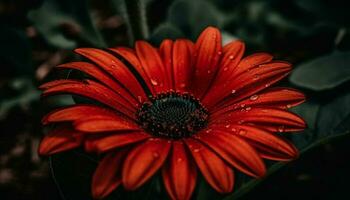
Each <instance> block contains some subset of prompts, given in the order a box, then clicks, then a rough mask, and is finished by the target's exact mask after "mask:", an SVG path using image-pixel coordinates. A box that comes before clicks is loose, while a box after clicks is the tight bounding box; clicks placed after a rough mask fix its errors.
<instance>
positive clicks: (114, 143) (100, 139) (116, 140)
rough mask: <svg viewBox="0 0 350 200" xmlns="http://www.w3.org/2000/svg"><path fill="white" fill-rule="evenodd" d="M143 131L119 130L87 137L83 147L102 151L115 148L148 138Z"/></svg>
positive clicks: (98, 151)
mask: <svg viewBox="0 0 350 200" xmlns="http://www.w3.org/2000/svg"><path fill="white" fill-rule="evenodd" d="M149 137H150V135H149V134H147V133H144V132H120V133H111V134H105V135H96V136H92V137H88V138H87V139H86V141H85V149H86V151H88V152H97V153H104V152H107V151H110V150H112V149H115V148H119V147H123V146H126V145H130V144H133V143H136V142H140V141H143V140H145V139H147V138H149Z"/></svg>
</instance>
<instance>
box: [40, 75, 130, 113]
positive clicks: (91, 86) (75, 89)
mask: <svg viewBox="0 0 350 200" xmlns="http://www.w3.org/2000/svg"><path fill="white" fill-rule="evenodd" d="M65 82H66V81H65V80H62V83H63V84H61V85H57V86H54V87H51V88H49V89H47V90H45V91H44V92H43V94H42V96H49V95H55V94H76V95H80V96H84V97H87V98H90V99H94V100H96V101H99V102H101V103H103V104H106V105H108V106H110V107H112V108H114V109H116V110H117V111H119V112H121V113H124V114H126V115H127V116H129V117H130V118H133V116H134V114H135V112H136V108H135V107H131V106H130V105H129V103H127V104H126V102H125V100H124V99H122V98H121V96H119V95H118V94H116V93H114V92H113V91H112V90H110V89H108V88H106V87H105V86H103V85H101V84H100V83H97V82H95V81H91V80H86V81H85V82H77V83H68V84H65Z"/></svg>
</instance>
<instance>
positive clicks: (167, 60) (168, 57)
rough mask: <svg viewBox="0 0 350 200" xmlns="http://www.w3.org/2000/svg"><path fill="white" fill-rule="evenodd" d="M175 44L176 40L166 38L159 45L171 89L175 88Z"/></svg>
mask: <svg viewBox="0 0 350 200" xmlns="http://www.w3.org/2000/svg"><path fill="white" fill-rule="evenodd" d="M173 45H174V42H173V41H172V40H169V39H166V40H163V42H162V43H161V44H160V47H159V54H160V56H161V58H162V61H163V63H164V67H165V72H166V77H167V80H168V84H169V86H170V88H171V89H174V78H173V61H172V54H173Z"/></svg>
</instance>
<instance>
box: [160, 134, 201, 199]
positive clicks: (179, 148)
mask: <svg viewBox="0 0 350 200" xmlns="http://www.w3.org/2000/svg"><path fill="white" fill-rule="evenodd" d="M172 146H173V148H172V152H171V155H170V156H169V159H168V161H167V164H166V165H164V166H163V170H162V175H163V181H164V185H165V188H166V189H167V191H168V194H169V195H170V197H171V199H178V200H189V199H190V198H191V195H192V193H193V190H194V188H195V186H196V178H197V170H196V166H195V165H194V163H193V161H192V158H191V157H189V156H188V152H186V149H185V146H184V144H183V143H182V142H177V141H176V142H173V145H172Z"/></svg>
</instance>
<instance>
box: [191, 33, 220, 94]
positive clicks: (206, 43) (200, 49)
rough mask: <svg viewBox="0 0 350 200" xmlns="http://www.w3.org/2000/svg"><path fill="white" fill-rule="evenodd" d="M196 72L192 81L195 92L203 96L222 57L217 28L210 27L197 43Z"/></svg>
mask: <svg viewBox="0 0 350 200" xmlns="http://www.w3.org/2000/svg"><path fill="white" fill-rule="evenodd" d="M194 48H195V55H196V58H195V64H194V68H195V72H194V77H193V83H192V92H193V94H194V95H195V96H196V97H198V98H200V97H202V96H203V95H204V94H205V92H206V91H207V89H208V88H209V85H210V84H211V82H212V79H213V77H214V75H215V73H216V71H217V68H218V67H217V66H218V64H219V59H220V57H221V55H220V54H221V34H220V31H219V30H218V29H217V28H214V27H208V28H206V29H205V30H204V31H203V32H202V33H201V34H200V36H199V37H198V39H197V42H196V44H195V47H194Z"/></svg>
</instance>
